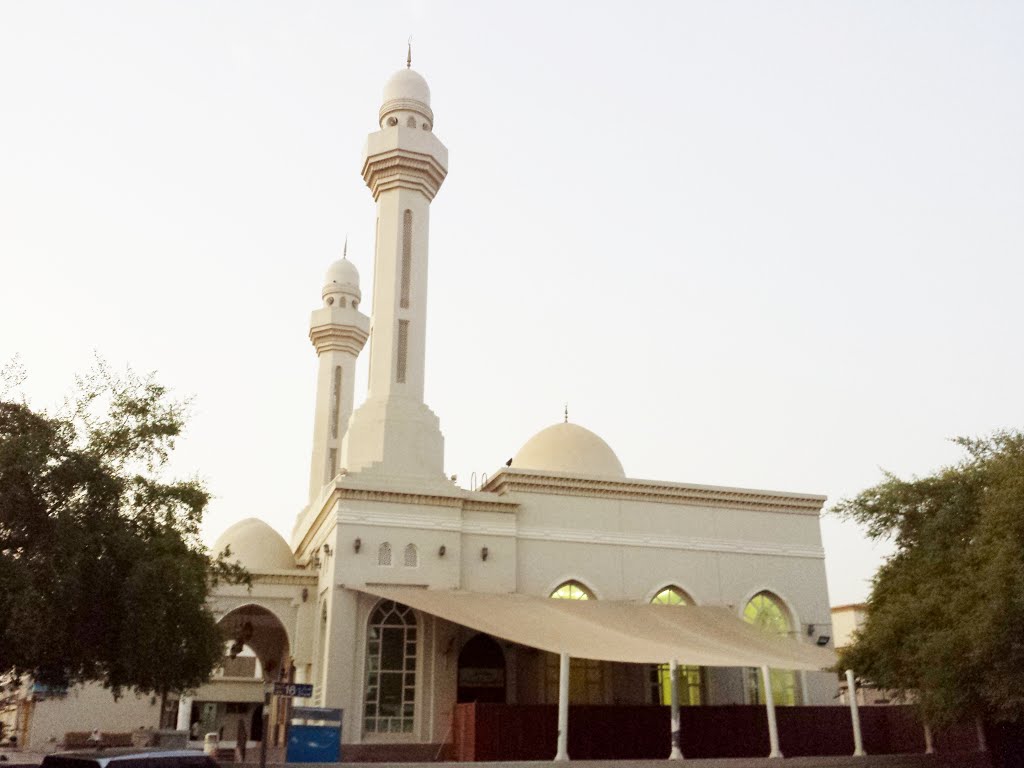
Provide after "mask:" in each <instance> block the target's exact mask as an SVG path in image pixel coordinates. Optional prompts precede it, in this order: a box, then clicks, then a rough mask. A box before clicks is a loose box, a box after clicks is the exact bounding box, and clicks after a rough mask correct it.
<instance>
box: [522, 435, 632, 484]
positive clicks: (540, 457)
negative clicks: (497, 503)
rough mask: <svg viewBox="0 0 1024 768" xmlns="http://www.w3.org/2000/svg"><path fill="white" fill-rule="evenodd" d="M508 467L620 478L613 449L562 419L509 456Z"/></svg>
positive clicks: (616, 457)
mask: <svg viewBox="0 0 1024 768" xmlns="http://www.w3.org/2000/svg"><path fill="white" fill-rule="evenodd" d="M511 467H512V469H537V470H542V471H547V472H564V473H565V474H569V475H587V476H590V477H610V478H616V479H623V478H625V477H626V473H625V472H624V471H623V469H622V463H621V462H620V461H619V457H618V456H616V455H615V451H613V450H612V449H611V447H610V446H609V445H608V443H606V442H605V441H604V440H602V439H601V438H600V437H598V436H597V435H595V434H594V433H593V432H591V431H590V430H589V429H584V428H583V427H581V426H579V425H577V424H570V423H568V422H564V423H561V424H554V425H552V426H550V427H548V428H547V429H542V430H541V431H540V432H538V433H537V434H536V435H534V436H533V437H531V438H530V439H529V440H527V441H526V444H525V445H524V446H523V447H522V448H520V449H519V453H517V454H516V455H515V458H513V459H512V464H511Z"/></svg>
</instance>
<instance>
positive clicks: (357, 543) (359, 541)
mask: <svg viewBox="0 0 1024 768" xmlns="http://www.w3.org/2000/svg"><path fill="white" fill-rule="evenodd" d="M362 546H363V540H362V539H360V538H359V537H358V536H357V537H356V539H355V541H353V542H352V549H354V550H355V552H356V554H357V555H358V554H359V550H360V549H362Z"/></svg>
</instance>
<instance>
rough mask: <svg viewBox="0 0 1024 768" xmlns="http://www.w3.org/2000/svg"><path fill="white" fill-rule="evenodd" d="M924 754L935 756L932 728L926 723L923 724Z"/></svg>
mask: <svg viewBox="0 0 1024 768" xmlns="http://www.w3.org/2000/svg"><path fill="white" fill-rule="evenodd" d="M924 753H925V754H926V755H933V754H935V742H934V741H933V740H932V727H931V726H930V725H928V723H927V722H926V723H925V724H924Z"/></svg>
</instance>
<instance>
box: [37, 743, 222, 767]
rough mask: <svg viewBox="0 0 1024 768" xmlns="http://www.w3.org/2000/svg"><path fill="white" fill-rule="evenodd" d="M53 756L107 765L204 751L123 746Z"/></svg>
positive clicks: (191, 755) (187, 755)
mask: <svg viewBox="0 0 1024 768" xmlns="http://www.w3.org/2000/svg"><path fill="white" fill-rule="evenodd" d="M53 757H63V758H67V759H69V760H95V761H96V762H97V763H99V764H100V765H107V764H108V763H112V762H121V761H122V760H140V759H143V758H166V757H206V753H205V752H203V751H202V750H198V749H143V748H131V747H125V748H114V749H83V750H73V751H70V752H58V753H56V754H54V755H53ZM44 762H45V758H44Z"/></svg>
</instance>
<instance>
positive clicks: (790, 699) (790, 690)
mask: <svg viewBox="0 0 1024 768" xmlns="http://www.w3.org/2000/svg"><path fill="white" fill-rule="evenodd" d="M743 618H744V619H745V620H746V621H747V622H748V623H750V624H753V625H754V626H755V627H757V628H758V629H760V630H761V631H763V632H765V633H767V634H770V635H783V636H785V635H789V634H790V632H792V630H793V625H792V622H791V621H790V618H789V612H788V611H787V610H786V609H785V607H784V606H783V605H782V601H781V600H779V599H778V598H777V597H775V596H774V595H771V594H769V593H768V592H759V593H758V594H756V595H754V596H753V597H752V598H751V599H750V602H749V603H747V605H746V607H745V608H744V609H743ZM768 674H769V677H770V678H771V681H772V699H773V700H774V702H775V704H777V705H780V706H794V705H796V704H799V703H800V702H799V698H800V697H799V691H798V689H797V684H796V673H795V672H794V671H793V670H791V669H772V670H769V673H768ZM746 677H747V691H748V694H749V696H750V701H751V703H756V704H764V703H765V696H764V681H763V680H762V679H761V670H759V669H756V668H750V669H747V671H746Z"/></svg>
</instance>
